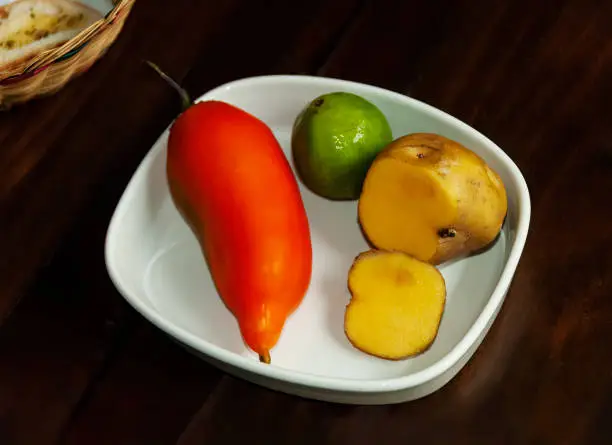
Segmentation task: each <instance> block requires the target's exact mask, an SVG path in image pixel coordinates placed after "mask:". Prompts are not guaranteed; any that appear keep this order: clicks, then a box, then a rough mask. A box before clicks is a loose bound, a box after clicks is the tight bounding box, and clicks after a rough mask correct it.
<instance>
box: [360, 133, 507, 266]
mask: <svg viewBox="0 0 612 445" xmlns="http://www.w3.org/2000/svg"><path fill="white" fill-rule="evenodd" d="M388 158H393V159H395V160H397V161H398V162H406V163H408V164H410V165H411V166H415V167H418V168H423V169H426V170H428V171H429V172H433V173H435V175H436V176H437V177H438V179H439V183H440V185H441V187H444V189H445V190H446V192H447V193H448V194H449V195H450V196H451V197H452V199H453V201H454V202H455V203H456V218H455V221H453V222H452V223H451V224H450V225H449V226H448V227H436V228H435V229H436V230H437V233H438V240H437V249H436V252H435V254H434V255H433V256H432V257H431V258H430V259H429V260H428V262H430V263H432V264H435V265H437V264H441V263H443V262H446V261H449V260H451V259H454V258H456V257H459V256H462V255H467V254H470V253H472V252H475V251H477V250H481V249H483V248H485V247H486V246H487V245H489V244H490V243H491V242H492V241H494V240H495V238H496V237H497V235H498V234H499V232H500V230H501V226H502V224H503V222H504V219H505V217H506V213H507V195H506V189H505V187H504V184H503V182H502V180H501V178H500V177H499V175H498V174H497V173H496V172H495V171H493V170H492V169H491V168H490V167H489V166H488V165H487V164H486V162H485V161H484V160H483V159H482V158H481V157H479V156H478V155H476V154H475V153H474V152H472V151H471V150H469V149H468V148H466V147H464V146H463V145H461V144H460V143H458V142H457V141H454V140H452V139H449V138H446V137H444V136H441V135H439V134H433V133H413V134H408V135H405V136H402V137H400V138H398V139H396V140H394V141H393V142H391V143H390V144H389V145H388V146H387V147H385V149H384V150H383V151H382V152H381V153H380V154H379V155H378V156H377V158H376V159H375V161H374V162H373V164H372V166H371V167H370V170H371V169H373V168H375V166H376V164H377V162H380V161H381V160H383V159H388ZM366 181H367V177H366ZM362 197H363V194H362ZM360 217H361V215H360ZM360 219H361V218H360ZM363 228H364V232H365V233H366V236H367V232H368V231H367V227H363ZM377 247H380V246H377Z"/></svg>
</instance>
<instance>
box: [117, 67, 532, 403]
mask: <svg viewBox="0 0 612 445" xmlns="http://www.w3.org/2000/svg"><path fill="white" fill-rule="evenodd" d="M332 91H349V92H353V93H356V94H359V95H361V96H363V97H365V98H366V99H369V100H370V101H372V102H373V103H375V104H376V105H377V106H378V107H379V108H380V109H381V110H382V111H383V113H385V115H386V116H387V118H388V120H389V123H390V124H391V128H392V130H393V135H394V137H399V136H401V135H403V134H406V133H412V132H433V133H439V134H442V135H444V136H447V137H449V138H452V139H455V140H457V141H459V142H461V143H462V144H464V145H466V146H467V147H469V148H470V149H472V150H473V151H474V152H476V153H477V154H479V155H480V156H482V157H483V158H484V159H485V160H486V161H487V162H488V163H489V165H490V166H491V167H492V168H494V169H495V170H496V171H497V172H498V173H499V174H500V176H501V178H502V180H503V181H504V183H505V186H506V188H507V193H508V216H507V218H506V222H505V224H504V227H503V230H502V234H501V236H500V237H499V238H498V239H497V241H496V242H495V244H494V245H493V247H492V248H491V249H489V250H487V251H486V252H484V253H481V254H479V255H475V256H472V257H468V258H465V259H461V260H459V261H455V262H452V263H451V264H446V265H443V266H441V267H440V269H441V271H442V274H443V276H444V278H445V280H446V283H447V292H448V295H447V303H446V308H445V312H444V316H443V319H442V322H441V326H440V329H439V332H438V336H437V338H436V340H435V342H434V344H433V345H432V347H431V348H430V349H429V350H427V352H425V353H423V354H421V355H420V356H418V357H415V358H411V359H406V360H403V361H387V360H382V359H378V358H374V357H372V356H369V355H366V354H364V353H362V352H360V351H358V350H356V349H355V348H353V347H352V346H351V345H350V343H349V342H348V340H347V338H346V337H345V335H344V331H343V317H344V309H345V306H346V304H347V303H348V301H349V297H350V296H349V293H348V290H347V285H346V280H347V274H348V270H349V267H350V265H351V263H352V261H353V259H354V258H355V256H357V254H359V253H360V252H362V251H364V250H367V249H368V245H367V243H366V241H365V240H364V238H363V235H362V233H361V231H360V229H359V227H358V224H357V202H356V201H353V202H332V201H328V200H325V199H322V198H319V197H317V196H316V195H314V194H312V193H311V192H310V191H309V190H308V189H306V188H305V187H304V186H303V185H302V184H301V182H300V188H301V192H302V197H303V200H304V204H305V206H306V210H307V214H308V218H309V222H310V227H311V236H312V243H313V273H312V281H311V285H310V288H309V290H308V293H307V294H306V296H305V297H304V300H303V302H302V304H301V305H300V307H299V308H298V309H297V310H296V312H294V313H293V314H292V315H291V316H290V318H289V319H288V321H287V323H286V325H285V327H284V330H283V333H282V335H281V338H280V340H279V343H278V344H277V346H276V347H275V348H274V349H273V350H272V364H271V365H266V364H262V363H260V362H259V361H258V360H257V357H256V356H255V354H254V353H252V352H251V351H249V350H248V349H247V347H246V346H245V345H244V343H243V341H242V339H241V337H240V333H239V330H238V325H237V322H236V320H235V319H234V317H233V316H232V315H231V313H230V312H229V311H228V310H227V309H226V307H225V306H224V305H223V303H222V301H221V299H220V297H219V296H218V294H217V292H216V290H215V287H214V285H213V283H212V280H211V277H210V274H209V271H208V268H207V265H206V262H205V260H204V259H203V256H202V254H201V251H200V248H199V246H198V244H197V241H196V238H195V236H194V235H193V234H192V233H191V231H190V230H189V228H188V226H187V225H186V223H185V222H184V221H183V220H182V218H181V217H180V215H179V213H178V212H177V210H176V208H175V207H174V205H173V203H172V200H171V198H170V195H169V192H168V186H167V182H166V176H165V161H166V141H167V137H168V131H167V130H166V131H165V132H164V133H163V134H162V135H161V137H160V138H159V140H158V141H157V143H156V144H155V145H154V146H153V147H152V149H151V150H150V152H149V153H148V154H147V156H146V157H145V158H144V160H143V161H142V163H141V165H140V166H139V168H138V169H137V171H136V172H135V173H134V176H133V178H132V179H131V181H130V183H129V184H128V186H127V188H126V190H125V192H124V194H123V196H122V198H121V200H120V201H119V203H118V205H117V208H116V210H115V214H114V215H113V218H112V220H111V222H110V225H109V229H108V234H107V239H106V246H105V249H106V251H105V255H106V264H107V269H108V273H109V275H110V277H111V279H112V280H113V282H114V284H115V286H116V287H117V289H118V290H119V291H120V292H121V294H122V295H123V296H124V297H125V299H126V300H127V301H128V302H129V303H130V304H131V305H132V306H133V307H134V308H135V309H136V310H137V311H138V312H140V313H141V314H142V315H143V316H144V317H145V318H146V319H148V320H149V321H150V322H151V323H153V324H154V325H156V326H157V327H158V328H160V329H161V330H163V331H164V332H166V333H167V334H168V335H170V336H172V337H173V338H174V339H176V340H177V341H178V342H179V343H180V344H181V345H183V346H185V347H187V348H188V349H189V350H191V351H192V352H194V353H196V354H198V355H201V357H202V358H204V359H205V360H207V361H209V362H211V363H213V364H215V365H216V366H218V367H220V368H221V369H223V370H225V371H227V372H228V373H230V374H232V375H235V376H238V377H241V378H244V379H246V380H249V381H252V382H255V383H257V384H260V385H263V386H266V387H269V388H272V389H276V390H280V391H283V392H286V393H290V394H296V395H300V396H304V397H309V398H313V399H319V400H326V401H333V402H339V403H354V404H384V403H397V402H403V401H407V400H413V399H416V398H419V397H423V396H425V395H428V394H430V393H432V392H433V391H436V390H437V389H439V388H440V387H442V386H443V385H444V384H446V383H447V382H448V381H449V380H450V379H451V378H452V377H453V376H454V375H455V374H456V373H457V372H458V371H459V370H460V369H461V368H462V367H463V366H464V365H465V363H466V362H467V361H468V360H469V358H470V357H471V356H472V354H473V353H474V351H475V350H476V348H477V347H478V345H479V344H480V342H481V341H482V339H483V338H484V336H485V335H486V333H487V331H488V330H489V328H490V326H491V324H492V323H493V321H494V320H495V318H496V316H497V313H498V311H499V309H500V307H501V305H502V303H503V301H504V298H505V296H506V293H507V291H508V287H509V285H510V282H511V280H512V277H513V275H514V272H515V269H516V266H517V264H518V262H519V258H520V256H521V253H522V251H523V247H524V244H525V240H526V237H527V232H528V227H529V219H530V211H531V208H530V200H529V192H528V189H527V185H526V183H525V180H524V178H523V176H522V174H521V172H520V171H519V169H518V168H517V166H516V165H515V164H514V162H513V161H512V160H511V159H510V158H509V157H508V156H507V155H506V154H505V153H504V152H503V151H502V150H501V149H500V148H499V147H498V146H497V145H495V144H494V143H493V142H491V141H490V140H489V139H487V138H486V137H484V136H483V135H482V134H480V133H478V132H477V131H475V130H474V129H472V128H471V127H469V126H468V125H466V124H464V123H462V122H460V121H459V120H457V119H455V118H453V117H451V116H449V115H448V114H446V113H444V112H442V111H440V110H437V109H435V108H433V107H431V106H428V105H426V104H423V103H422V102H419V101H417V100H414V99H411V98H409V97H406V96H403V95H401V94H397V93H394V92H391V91H388V90H384V89H381V88H378V87H374V86H369V85H364V84H360V83H355V82H349V81H343V80H338V79H330V78H322V77H311V76H292V75H291V76H285V75H276V76H261V77H253V78H247V79H242V80H237V81H234V82H230V83H228V84H225V85H222V86H220V87H218V88H215V89H214V90H212V91H209V92H208V93H206V94H204V95H203V96H202V97H200V98H199V100H208V99H217V100H222V101H226V102H229V103H232V104H234V105H236V106H238V107H240V108H242V109H244V110H246V111H248V112H250V113H252V114H254V115H255V116H257V117H258V118H260V119H262V120H263V121H264V122H265V123H266V124H268V125H269V126H270V127H271V128H272V130H273V131H274V133H275V135H276V137H277V138H278V140H279V141H280V143H281V145H282V146H283V149H284V150H285V153H286V155H287V158H288V159H289V160H290V162H291V163H292V157H291V156H290V143H289V141H290V135H291V128H292V125H293V121H294V119H295V117H296V116H297V114H298V113H299V111H300V110H301V109H302V108H303V107H304V106H305V105H306V104H307V103H308V102H310V101H311V100H312V99H314V98H315V97H317V96H318V95H320V94H323V93H328V92H332ZM292 166H293V164H292ZM262 174H265V172H262Z"/></svg>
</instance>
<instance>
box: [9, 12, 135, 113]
mask: <svg viewBox="0 0 612 445" xmlns="http://www.w3.org/2000/svg"><path fill="white" fill-rule="evenodd" d="M134 2H135V0H118V1H117V0H113V3H115V6H114V8H113V9H112V10H111V11H110V12H109V13H108V14H107V15H106V17H104V18H102V19H100V20H98V21H97V22H95V23H93V24H92V25H91V26H89V27H88V28H87V29H84V30H83V31H82V32H81V33H79V35H77V36H75V37H74V38H73V39H71V40H69V41H68V42H66V43H64V44H62V45H60V46H58V47H55V48H52V49H50V50H47V51H43V52H41V53H40V54H38V55H37V56H36V57H34V58H32V59H29V60H27V61H25V62H24V63H23V65H21V66H17V67H15V68H14V69H11V70H10V71H9V72H4V73H1V74H0V109H8V108H10V107H11V106H13V105H15V104H18V103H22V102H26V101H28V100H31V99H34V98H36V97H40V96H44V95H49V94H53V93H55V92H57V91H59V90H60V89H61V88H63V87H64V85H66V84H67V83H68V82H69V81H70V80H71V79H73V78H74V77H76V76H78V75H79V74H82V73H83V72H85V71H87V69H89V67H91V66H92V65H93V64H94V63H95V62H96V61H97V60H98V59H100V57H102V56H103V55H104V53H105V52H106V50H107V49H108V48H109V47H110V46H111V45H112V44H113V43H114V41H115V39H116V38H117V36H118V35H119V33H120V32H121V29H122V28H123V24H124V23H125V20H126V19H127V16H128V15H129V13H130V11H131V10H132V6H133V5H134Z"/></svg>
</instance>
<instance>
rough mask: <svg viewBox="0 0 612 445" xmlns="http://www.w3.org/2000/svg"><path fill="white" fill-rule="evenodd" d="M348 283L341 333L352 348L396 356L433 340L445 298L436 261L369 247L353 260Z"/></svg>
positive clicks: (409, 353)
mask: <svg viewBox="0 0 612 445" xmlns="http://www.w3.org/2000/svg"><path fill="white" fill-rule="evenodd" d="M348 285H349V290H350V292H351V301H350V303H349V304H348V306H347V308H346V312H345V317H344V332H345V334H346V336H347V338H348V339H349V341H350V342H351V343H352V344H353V346H355V347H356V348H357V349H359V350H361V351H363V352H365V353H368V354H371V355H373V356H376V357H380V358H384V359H387V360H400V359H403V358H407V357H411V356H414V355H417V354H420V353H422V352H424V351H425V350H427V348H429V346H430V345H431V344H432V343H433V341H434V339H435V338H436V336H437V333H438V328H439V326H440V321H441V319H442V314H443V312H444V306H445V302H446V284H445V282H444V278H443V277H442V274H441V273H440V272H439V271H438V269H436V268H435V266H433V265H431V264H429V263H425V262H422V261H419V260H417V259H415V258H413V257H411V256H409V255H407V254H405V253H402V252H388V251H376V250H372V251H368V252H364V253H361V254H360V255H359V256H358V257H357V258H356V259H355V261H354V263H353V266H352V267H351V270H350V271H349V278H348Z"/></svg>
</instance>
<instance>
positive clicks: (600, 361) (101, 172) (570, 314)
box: [0, 0, 612, 445]
mask: <svg viewBox="0 0 612 445" xmlns="http://www.w3.org/2000/svg"><path fill="white" fill-rule="evenodd" d="M611 23H612V3H610V2H606V1H589V0H567V1H547V0H541V1H538V2H528V1H526V0H521V1H519V0H514V1H488V2H474V1H457V2H453V1H433V0H397V1H374V0H372V1H359V0H334V1H333V2H332V1H327V0H310V1H307V2H306V1H304V2H302V1H293V2H292V1H287V0H282V1H264V2H255V1H247V0H218V1H198V0H173V1H172V2H168V1H162V0H139V1H138V2H137V4H136V6H135V7H134V10H133V13H132V15H131V16H130V18H129V20H128V22H127V24H126V26H125V28H124V32H123V33H122V35H121V36H120V38H119V39H118V41H117V42H116V44H115V45H114V46H113V47H112V49H111V50H110V51H109V52H108V54H107V55H106V56H105V57H104V58H103V60H101V61H100V62H99V63H97V64H96V65H95V66H94V67H93V68H92V69H91V70H90V71H89V72H88V73H86V74H85V75H83V76H82V77H80V78H78V79H77V80H75V81H74V82H72V83H70V84H69V85H68V86H67V87H66V88H65V89H64V90H62V91H61V92H60V93H58V94H57V95H55V96H53V97H49V98H45V99H42V100H38V101H35V102H32V103H30V104H27V105H24V106H22V107H17V108H14V109H13V110H11V111H10V112H7V113H4V114H1V115H0V206H1V207H0V211H1V213H0V214H1V215H2V217H1V218H0V240H1V243H2V245H1V247H2V249H1V251H2V256H1V259H0V261H1V262H2V263H1V265H2V267H1V274H2V275H1V279H0V316H1V318H0V319H1V320H2V325H1V327H0V444H2V445H22V444H23V445H47V444H62V445H63V444H66V445H69V444H70V445H72V444H75V445H76V444H79V445H80V444H85V445H97V444H121V445H124V444H125V445H135V444H143V445H165V444H180V445H192V444H217V443H228V444H229V443H249V444H251V443H257V444H259V443H261V444H341V443H351V444H368V445H369V444H407V443H419V444H422V445H428V444H451V443H453V444H470V445H473V444H487V445H493V444H494V445H504V444H520V445H525V444H555V445H559V444H589V445H592V444H610V443H612V203H611V200H610V195H611V193H612V81H611V79H612V27H611V25H610V24H611ZM144 58H147V59H151V60H154V61H156V62H157V63H159V64H160V65H161V66H163V67H164V68H165V69H166V70H167V71H168V72H169V73H170V74H171V75H172V76H173V77H175V78H176V79H177V80H178V81H180V82H181V83H182V84H183V85H185V86H186V87H187V88H188V89H189V90H190V91H191V93H192V94H193V95H199V94H201V93H203V92H204V91H206V90H208V89H210V88H212V87H214V86H216V85H218V84H220V83H223V82H226V81H229V80H233V79H236V78H240V77H244V76H250V75H258V74H268V73H310V74H313V73H314V74H318V75H324V76H332V77H339V78H344V79H350V80H357V81H363V82H368V83H372V84H375V85H379V86H382V87H386V88H389V89H392V90H396V91H399V92H401V93H404V94H407V95H410V96H412V97H415V98H418V99H420V100H423V101H426V102H428V103H430V104H432V105H434V106H436V107H439V108H441V109H443V110H445V111H447V112H449V113H451V114H453V115H455V116H456V117H458V118H460V119H462V120H464V121H465V122H467V123H468V124H470V125H472V126H474V127H475V128H477V129H478V130H480V131H482V132H483V133H485V134H486V135H487V136H489V137H490V138H492V139H493V140H494V141H496V142H497V143H498V144H499V145H500V146H501V147H503V148H504V149H505V150H506V151H507V153H508V154H509V155H510V156H511V157H512V158H513V159H514V160H515V161H516V162H517V164H518V165H519V167H520V168H521V169H522V171H523V173H524V175H525V176H526V179H527V183H528V184H529V187H530V191H531V194H532V204H533V213H532V226H531V227H532V229H531V231H530V235H529V239H528V243H527V246H526V249H525V252H524V255H523V258H522V261H521V263H520V266H519V269H518V271H517V273H516V276H515V279H514V282H513V285H512V288H511V291H510V293H509V295H508V297H507V300H506V303H505V305H504V307H503V309H502V312H501V313H500V315H499V317H498V319H497V321H496V323H495V324H494V326H493V328H492V330H491V332H490V334H489V335H488V337H487V338H486V340H485V341H484V343H483V344H482V346H481V347H480V349H479V350H478V352H477V354H476V355H475V356H474V357H473V359H472V360H471V361H470V362H469V364H468V365H467V366H466V367H465V368H464V369H463V371H462V372H461V373H460V374H459V375H458V376H457V377H456V378H455V379H454V380H453V381H451V382H450V383H449V384H448V385H447V386H446V387H444V388H443V389H441V390H440V391H438V392H437V393H435V394H433V395H431V396H429V397H427V398H424V399H422V400H419V401H416V402H412V403H407V404H402V405H396V406H378V407H376V406H374V407H358V406H340V405H333V404H326V403H322V402H314V401H309V400H303V399H299V398H297V397H292V396H288V395H284V394H280V393H275V392H272V391H268V390H266V389H263V388H260V387H258V386H255V385H251V384H249V383H245V382H244V381H241V380H237V379H234V378H232V377H229V376H227V375H225V374H223V373H222V372H220V371H218V370H217V369H215V368H212V367H210V366H208V365H207V364H205V363H204V362H202V361H200V360H199V359H197V358H195V357H193V356H191V355H189V354H188V353H186V352H184V351H183V350H182V349H180V348H179V347H177V346H176V345H175V344H174V343H172V342H171V341H169V340H168V339H167V338H166V337H165V336H164V335H163V334H161V333H160V332H159V331H158V330H156V329H155V328H154V327H152V326H151V325H150V324H148V323H147V322H146V321H144V319H143V318H142V317H140V316H139V315H137V314H136V313H135V312H134V311H133V310H132V309H131V308H130V307H128V305H127V304H126V303H125V302H124V301H123V299H122V298H121V297H120V296H119V295H118V293H117V292H116V291H115V289H114V288H113V286H112V284H111V282H110V280H109V278H108V277H107V274H106V270H105V267H104V259H103V241H104V236H105V232H106V228H107V224H108V222H109V218H110V216H111V214H112V211H113V209H114V206H115V204H116V202H117V200H118V199H119V197H120V195H121V192H122V190H123V188H124V187H125V185H126V183H127V181H128V179H129V178H130V175H131V174H132V172H133V171H134V169H135V168H136V166H137V165H138V163H139V162H140V160H141V159H142V157H143V156H144V155H145V153H146V152H147V150H148V149H149V148H150V147H151V145H152V143H153V142H154V141H155V139H156V138H157V137H158V135H159V133H160V132H161V131H163V129H164V128H165V127H166V126H167V125H168V124H169V123H170V121H171V120H172V119H173V118H174V117H175V116H176V113H177V112H178V101H177V98H176V96H175V94H174V92H172V91H171V90H170V89H169V88H168V87H167V86H166V85H165V84H164V83H163V82H160V79H159V78H158V77H157V76H156V75H155V74H154V73H153V72H152V71H151V70H150V69H148V68H147V67H146V66H145V65H143V63H142V62H141V61H142V59H144Z"/></svg>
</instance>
